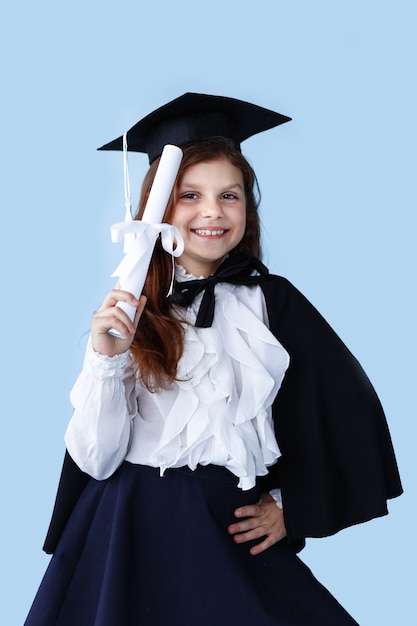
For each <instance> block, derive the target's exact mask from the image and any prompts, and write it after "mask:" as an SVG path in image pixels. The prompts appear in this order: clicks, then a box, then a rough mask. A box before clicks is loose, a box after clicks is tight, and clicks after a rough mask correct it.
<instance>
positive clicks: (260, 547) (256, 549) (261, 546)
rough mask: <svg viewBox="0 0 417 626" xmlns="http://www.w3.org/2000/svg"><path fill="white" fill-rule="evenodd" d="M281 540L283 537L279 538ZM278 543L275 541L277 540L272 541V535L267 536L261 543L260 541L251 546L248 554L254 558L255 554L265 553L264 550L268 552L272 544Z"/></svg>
mask: <svg viewBox="0 0 417 626" xmlns="http://www.w3.org/2000/svg"><path fill="white" fill-rule="evenodd" d="M282 538H283V537H281V539H282ZM278 541H279V539H277V538H275V539H274V538H273V537H272V535H269V536H268V537H266V538H265V539H264V540H263V541H261V542H260V543H257V544H256V546H252V547H251V548H250V550H249V552H250V554H252V555H253V556H256V555H257V554H261V552H265V550H268V548H270V547H271V546H273V545H274V543H277V542H278Z"/></svg>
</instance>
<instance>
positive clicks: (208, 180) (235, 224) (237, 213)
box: [170, 158, 246, 277]
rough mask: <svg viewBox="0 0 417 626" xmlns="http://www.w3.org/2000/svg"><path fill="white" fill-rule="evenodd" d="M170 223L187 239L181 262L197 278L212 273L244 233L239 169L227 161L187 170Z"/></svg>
mask: <svg viewBox="0 0 417 626" xmlns="http://www.w3.org/2000/svg"><path fill="white" fill-rule="evenodd" d="M170 222H171V223H172V224H173V225H174V226H176V227H177V228H178V230H179V231H180V233H181V235H182V237H183V239H184V253H183V254H182V255H181V256H180V257H179V259H178V261H179V263H180V264H181V265H182V266H183V267H184V268H185V270H186V271H187V272H188V273H189V274H194V276H206V277H207V276H210V275H211V274H213V273H214V272H215V271H216V269H217V268H218V267H219V265H220V264H221V262H222V261H223V259H224V257H225V256H226V255H227V254H228V252H230V251H231V250H233V248H235V247H236V246H237V244H238V243H239V242H240V241H241V239H242V237H243V235H244V232H245V227H246V198H245V191H244V182H243V175H242V172H241V171H240V169H238V168H237V167H235V166H234V165H232V163H231V162H230V161H229V160H228V159H226V158H220V159H216V160H214V161H207V162H203V163H197V164H196V165H191V166H190V167H189V168H187V169H186V170H185V172H184V174H183V176H182V178H181V180H180V182H179V185H178V188H177V201H176V203H175V206H174V212H173V215H172V219H171V220H170Z"/></svg>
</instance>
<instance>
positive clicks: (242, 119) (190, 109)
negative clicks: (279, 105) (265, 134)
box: [98, 93, 291, 163]
mask: <svg viewBox="0 0 417 626" xmlns="http://www.w3.org/2000/svg"><path fill="white" fill-rule="evenodd" d="M290 120H291V118H290V117H287V116H286V115H281V114H280V113H276V112H275V111H270V110H269V109H264V108H263V107H260V106H257V105H255V104H250V103H249V102H244V101H243V100H236V99H235V98H226V97H223V96H210V95H206V94H199V93H185V94H183V95H182V96H180V97H179V98H176V99H175V100H172V101H171V102H168V103H167V104H165V105H164V106H162V107H160V108H159V109H156V110H155V111H153V112H152V113H149V115H147V116H146V117H144V118H143V119H142V120H140V121H139V122H138V123H137V124H135V125H134V126H132V128H131V129H130V130H129V131H128V132H127V135H126V136H127V149H128V150H131V151H134V152H145V153H146V154H148V156H149V163H152V161H154V160H155V159H156V158H157V157H159V156H160V155H161V153H162V150H163V148H164V146H165V145H166V144H173V145H176V146H183V145H185V144H187V143H193V142H196V141H203V140H205V139H209V138H210V137H227V138H229V139H232V140H233V141H234V143H235V144H236V146H237V147H240V143H241V142H242V141H244V140H245V139H248V137H251V136H252V135H256V134H257V133H260V132H262V131H264V130H268V129H270V128H274V127H275V126H279V124H283V123H284V122H289V121H290ZM98 149H99V150H123V136H121V137H119V138H118V139H115V140H114V141H111V142H110V143H107V144H105V145H104V146H102V147H101V148H98Z"/></svg>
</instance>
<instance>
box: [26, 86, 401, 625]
mask: <svg viewBox="0 0 417 626" xmlns="http://www.w3.org/2000/svg"><path fill="white" fill-rule="evenodd" d="M287 120H288V118H284V117H283V116H280V115H279V114H275V113H273V112H271V111H265V109H260V107H255V106H254V105H250V104H247V103H242V102H240V101H236V100H232V99H229V98H219V97H214V96H205V95H198V94H185V96H182V98H179V99H177V100H175V101H173V102H171V103H168V105H165V107H162V108H161V109H158V110H157V111H156V112H154V113H153V114H151V115H150V116H148V117H147V118H145V119H144V120H142V122H140V123H139V124H138V125H136V126H135V127H133V129H131V131H129V133H130V135H131V137H130V138H129V133H128V143H129V145H130V146H131V147H132V146H133V149H138V150H146V151H147V152H148V154H149V155H150V160H151V162H152V163H151V167H150V170H149V172H148V174H147V176H146V177H145V180H144V183H143V188H142V196H141V200H140V206H139V212H138V218H139V219H140V217H141V215H142V213H143V210H144V207H145V205H146V199H147V196H148V194H149V190H150V187H151V185H152V180H153V177H154V176H155V172H156V169H157V165H158V157H159V155H160V152H161V148H162V147H163V145H164V144H165V143H176V144H177V145H181V146H182V149H183V152H184V157H183V160H182V163H181V166H180V170H179V173H178V177H177V181H176V185H175V189H174V192H173V194H172V198H171V200H170V203H169V205H168V207H167V210H166V213H165V217H164V221H166V222H169V223H171V224H173V225H174V226H176V227H177V228H178V230H179V231H180V233H181V235H182V237H183V240H184V244H185V248H184V252H183V254H182V256H181V257H180V258H179V259H178V263H177V266H176V286H175V293H174V296H173V297H172V298H169V299H168V298H166V295H165V294H166V293H167V291H168V289H169V285H170V281H171V273H172V261H171V258H170V257H169V256H168V255H167V254H166V253H165V252H164V251H163V249H162V247H161V245H160V244H159V243H158V244H157V246H156V248H155V251H154V255H153V259H152V262H151V266H150V269H149V273H148V276H147V279H146V283H145V286H144V290H143V295H142V296H141V297H140V298H139V300H136V299H135V298H134V297H133V295H132V294H130V293H127V292H124V291H122V290H120V289H117V288H116V289H113V290H112V291H111V292H110V293H109V294H108V295H107V296H106V297H105V299H104V301H103V304H102V305H101V307H100V309H99V310H98V312H97V313H96V314H95V316H94V319H93V322H92V326H91V338H90V342H89V345H88V347H87V352H86V357H85V361H84V367H83V370H82V372H81V374H80V376H79V378H78V380H77V381H76V383H75V386H74V388H73V390H72V393H71V400H72V403H73V405H74V414H73V416H72V419H71V421H70V423H69V426H68V430H67V433H66V437H65V439H66V445H67V449H68V453H69V454H67V455H66V459H65V463H64V469H63V474H62V477H61V483H60V488H59V491H58V496H57V502H56V506H55V511H54V516H53V520H52V523H51V527H50V530H49V533H48V537H47V541H46V544H45V549H46V551H48V552H54V556H53V558H52V560H51V563H50V565H49V568H48V570H47V573H46V574H45V578H44V580H43V582H42V584H41V587H40V589H39V592H38V594H37V597H36V599H35V601H34V604H33V606H32V609H31V611H30V613H29V616H28V618H27V621H26V625H27V626H34V625H36V626H52V625H59V626H70V625H71V626H74V625H75V624H76V625H77V626H90V625H95V626H133V625H135V626H136V625H138V624H141V625H145V626H162V625H164V624H174V625H175V626H176V625H178V626H195V624H200V625H202V626H213V625H214V624H216V625H218V626H226V625H234V624H240V625H243V626H249V625H253V624H257V625H259V626H267V625H288V626H290V625H291V626H292V625H308V626H314V625H317V626H318V625H320V626H326V625H329V626H330V625H331V626H338V625H341V626H342V625H352V624H355V623H356V622H355V621H354V619H353V618H352V617H350V615H349V614H348V613H347V612H346V611H345V610H344V609H343V608H342V607H341V606H340V604H339V603H338V602H337V601H336V600H335V599H334V598H333V597H332V596H331V594H330V593H329V592H328V591H327V590H326V589H324V588H323V587H322V586H321V585H320V583H319V582H318V581H317V580H316V579H315V578H314V576H313V575H312V573H311V572H310V570H308V568H306V566H305V565H304V564H303V563H302V561H301V560H300V559H299V557H298V556H297V554H296V553H297V552H298V551H299V550H300V549H301V548H302V547H303V545H304V541H305V538H306V537H308V536H311V537H323V536H325V535H329V534H332V533H335V532H337V531H338V530H340V529H341V528H344V527H346V526H349V525H351V524H356V523H359V522H363V521H366V520H368V519H371V518H373V517H376V516H379V515H384V514H385V513H386V512H387V509H386V500H387V498H389V497H394V496H396V495H399V494H400V493H401V485H400V480H399V477H398V472H397V467H396V463H395V458H394V454H393V451H392V447H391V441H390V437H389V433H388V430H387V426H386V422H385V418H384V415H383V412H382V409H381V407H380V404H379V402H378V399H377V397H376V395H375V393H374V391H373V388H372V386H371V385H370V383H369V381H368V379H367V378H366V376H365V374H364V373H363V371H362V369H361V368H360V366H359V364H358V363H357V361H356V360H355V359H354V357H353V356H352V355H351V354H350V353H349V351H348V350H347V349H346V347H345V346H344V345H343V343H342V342H341V341H340V339H339V338H338V337H337V336H336V335H335V333H334V332H333V331H332V330H331V329H330V328H329V326H328V325H327V323H326V322H325V321H324V320H323V318H322V317H321V316H320V315H319V314H318V312H317V311H316V310H315V309H314V308H313V307H312V306H311V304H310V303H309V302H307V301H306V299H305V298H304V297H303V296H302V295H301V294H300V293H299V292H298V291H297V290H296V289H295V288H294V287H293V286H292V285H291V284H289V283H288V281H286V280H285V279H283V278H280V277H276V276H272V275H270V274H269V272H268V270H267V269H266V268H265V266H264V265H263V264H262V263H261V262H260V261H259V260H258V259H259V257H260V241H259V231H260V229H259V218H258V212H257V202H256V197H255V192H254V189H256V179H255V175H254V172H253V170H252V168H251V167H250V165H249V164H248V162H247V161H246V160H245V158H244V157H243V156H242V154H241V152H240V149H239V143H240V141H242V140H243V139H244V138H246V137H247V136H249V135H250V134H253V133H255V132H260V131H261V130H265V129H266V128H269V127H272V126H276V125H277V124H279V123H283V122H284V121H287ZM248 133H249V134H248ZM135 142H136V143H135ZM107 147H110V148H116V149H118V148H120V140H116V142H112V144H108V146H105V148H107ZM119 301H122V302H127V303H129V304H131V305H133V306H134V307H137V313H136V316H135V319H134V321H133V322H131V321H130V319H129V318H128V317H127V315H126V314H125V313H124V311H123V310H122V309H121V308H119V307H117V306H116V304H117V302H119ZM110 329H116V330H117V331H118V332H119V333H120V335H121V338H120V337H116V336H114V335H113V334H109V332H108V331H109V330H110Z"/></svg>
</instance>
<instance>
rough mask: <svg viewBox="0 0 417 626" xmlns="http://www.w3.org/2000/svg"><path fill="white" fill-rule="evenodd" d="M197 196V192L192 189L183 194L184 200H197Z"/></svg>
mask: <svg viewBox="0 0 417 626" xmlns="http://www.w3.org/2000/svg"><path fill="white" fill-rule="evenodd" d="M197 197H198V196H197V194H196V193H194V192H192V191H187V192H186V193H183V194H181V198H182V199H183V200H195V199H196V198H197Z"/></svg>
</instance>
